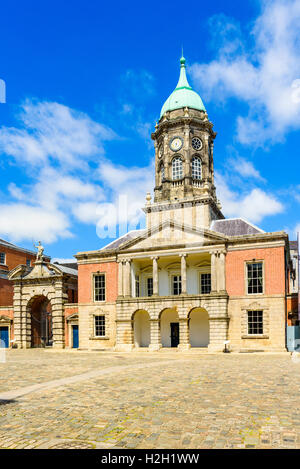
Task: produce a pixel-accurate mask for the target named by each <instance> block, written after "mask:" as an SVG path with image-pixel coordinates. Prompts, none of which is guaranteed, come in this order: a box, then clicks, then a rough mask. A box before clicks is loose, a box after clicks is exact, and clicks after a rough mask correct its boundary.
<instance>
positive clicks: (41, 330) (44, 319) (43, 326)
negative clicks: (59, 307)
mask: <svg viewBox="0 0 300 469" xmlns="http://www.w3.org/2000/svg"><path fill="white" fill-rule="evenodd" d="M30 309H31V347H50V346H52V344H53V337H52V313H51V304H50V301H49V300H48V299H47V298H46V297H44V296H40V297H37V298H35V299H34V300H33V302H32V303H31V307H30Z"/></svg>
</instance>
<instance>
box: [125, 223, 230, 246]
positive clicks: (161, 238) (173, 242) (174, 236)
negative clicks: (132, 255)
mask: <svg viewBox="0 0 300 469" xmlns="http://www.w3.org/2000/svg"><path fill="white" fill-rule="evenodd" d="M226 239H227V237H226V236H224V235H222V234H219V233H215V232H213V231H210V230H208V229H206V228H203V229H201V228H197V229H196V228H193V227H191V226H187V225H186V224H185V225H181V224H179V223H176V222H169V221H167V222H163V223H161V224H159V225H157V226H155V227H153V228H151V229H150V230H145V231H144V232H143V234H142V235H141V236H139V237H137V238H135V239H133V240H130V241H128V242H127V243H124V244H123V245H122V246H120V248H119V250H120V251H131V250H134V251H136V250H139V249H142V250H144V249H150V248H161V247H166V248H167V247H174V246H177V245H178V246H179V245H180V246H182V245H194V244H196V245H199V246H201V245H213V244H220V243H223V242H224V241H226Z"/></svg>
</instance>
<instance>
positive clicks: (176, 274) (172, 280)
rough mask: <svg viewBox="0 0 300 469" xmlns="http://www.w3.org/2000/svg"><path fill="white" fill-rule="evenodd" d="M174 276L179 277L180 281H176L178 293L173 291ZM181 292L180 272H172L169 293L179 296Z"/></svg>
mask: <svg viewBox="0 0 300 469" xmlns="http://www.w3.org/2000/svg"><path fill="white" fill-rule="evenodd" d="M175 277H180V282H179V281H178V284H179V283H180V293H174V279H175ZM181 293H182V278H181V273H180V272H178V273H173V274H172V275H171V295H173V296H179V295H181Z"/></svg>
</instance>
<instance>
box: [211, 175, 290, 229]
mask: <svg viewBox="0 0 300 469" xmlns="http://www.w3.org/2000/svg"><path fill="white" fill-rule="evenodd" d="M216 186H217V190H218V197H219V198H220V201H221V203H222V209H223V213H224V215H225V216H227V217H242V218H245V219H247V220H249V221H251V222H253V223H259V222H261V221H262V219H263V218H264V217H266V216H271V215H276V214H278V213H282V212H283V210H284V206H283V204H282V203H281V202H279V201H278V200H277V199H276V197H275V196H274V195H272V194H268V193H267V192H265V191H263V190H261V189H258V188H255V189H252V190H251V191H250V192H248V193H244V194H239V193H237V192H234V191H233V190H231V189H230V188H229V186H228V184H227V182H226V181H225V179H224V177H222V176H221V175H220V174H218V173H216Z"/></svg>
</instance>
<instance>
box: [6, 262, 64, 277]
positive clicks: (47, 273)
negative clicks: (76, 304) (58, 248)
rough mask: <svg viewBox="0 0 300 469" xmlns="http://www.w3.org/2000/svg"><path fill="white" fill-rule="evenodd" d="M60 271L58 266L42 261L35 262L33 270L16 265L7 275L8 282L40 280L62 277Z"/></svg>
mask: <svg viewBox="0 0 300 469" xmlns="http://www.w3.org/2000/svg"><path fill="white" fill-rule="evenodd" d="M62 275H63V273H62V271H61V270H60V269H59V268H58V266H56V265H54V264H50V263H47V262H44V261H36V262H35V264H34V266H33V268H28V267H26V266H24V265H18V266H17V267H15V268H14V269H13V270H11V272H10V273H9V279H10V280H16V279H20V278H23V279H26V280H31V279H41V278H43V279H44V278H52V277H57V276H62Z"/></svg>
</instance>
